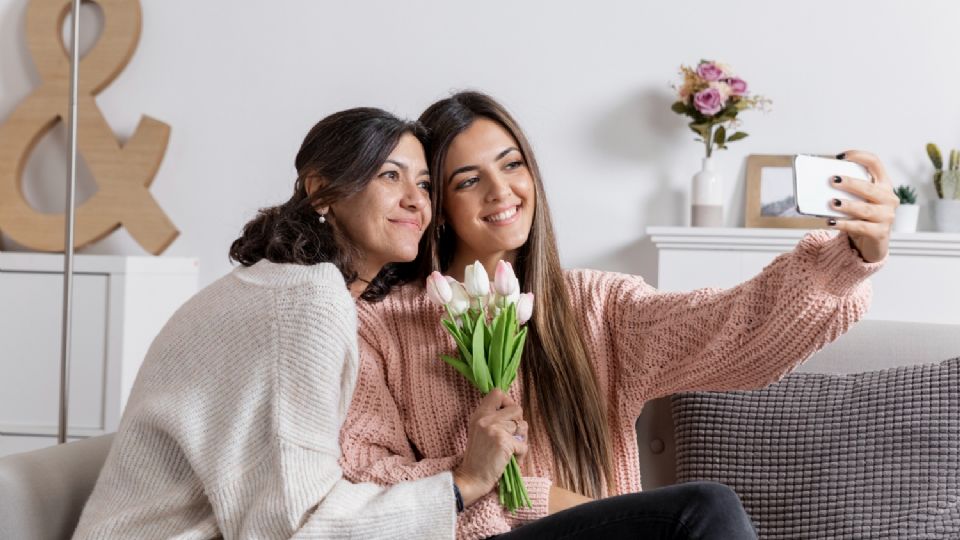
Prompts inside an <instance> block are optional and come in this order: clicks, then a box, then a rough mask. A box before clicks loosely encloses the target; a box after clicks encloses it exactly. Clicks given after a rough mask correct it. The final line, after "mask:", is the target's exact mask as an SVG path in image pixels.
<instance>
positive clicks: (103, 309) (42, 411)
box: [0, 272, 109, 446]
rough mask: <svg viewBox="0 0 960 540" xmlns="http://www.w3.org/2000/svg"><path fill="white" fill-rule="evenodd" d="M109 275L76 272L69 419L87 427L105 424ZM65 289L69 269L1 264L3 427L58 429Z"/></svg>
mask: <svg viewBox="0 0 960 540" xmlns="http://www.w3.org/2000/svg"><path fill="white" fill-rule="evenodd" d="M108 281H109V278H108V276H107V275H106V274H77V275H75V276H74V295H73V335H72V339H71V342H72V349H71V355H72V357H71V366H70V386H69V388H70V397H69V399H70V409H69V423H70V427H71V428H79V429H80V430H82V431H86V432H88V433H89V432H90V431H91V430H94V431H95V430H101V429H103V418H104V403H103V400H104V397H103V390H104V380H105V377H106V373H105V366H106V346H107V328H108V326H107V305H108V303H107V301H108V298H107V296H108V294H107V291H108V290H109V289H108V285H109V283H108ZM62 291H63V277H62V275H58V274H47V273H32V272H0V432H8V433H9V432H14V433H31V434H41V433H49V434H50V435H55V434H56V430H57V421H58V416H59V414H58V411H59V389H60V378H59V377H60V375H59V373H60V332H61V324H62V321H61V319H62V315H61V314H62V309H63V308H62V298H63V292H62ZM71 433H73V432H72V431H71ZM34 438H35V439H37V440H24V441H23V445H26V446H30V445H32V444H33V443H40V441H43V440H44V439H42V438H36V437H34ZM43 446H46V444H43Z"/></svg>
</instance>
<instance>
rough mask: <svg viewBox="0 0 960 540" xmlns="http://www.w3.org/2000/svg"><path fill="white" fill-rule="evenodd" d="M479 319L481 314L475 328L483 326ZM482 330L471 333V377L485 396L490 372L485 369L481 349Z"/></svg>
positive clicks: (485, 365)
mask: <svg viewBox="0 0 960 540" xmlns="http://www.w3.org/2000/svg"><path fill="white" fill-rule="evenodd" d="M480 317H483V314H480V315H479V316H478V319H477V323H476V325H475V326H477V327H479V326H481V325H484V323H483V321H482V320H480ZM484 334H485V332H484V330H483V329H482V328H477V329H476V331H475V332H474V333H473V366H472V367H473V375H474V377H475V378H476V380H477V383H478V384H477V387H478V388H479V389H480V391H481V392H483V393H484V394H486V393H487V392H489V391H490V372H489V370H488V369H487V359H486V355H485V354H484V348H483V338H484Z"/></svg>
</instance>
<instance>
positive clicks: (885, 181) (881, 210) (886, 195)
mask: <svg viewBox="0 0 960 540" xmlns="http://www.w3.org/2000/svg"><path fill="white" fill-rule="evenodd" d="M841 156H842V157H841ZM841 156H837V157H838V158H840V159H845V160H848V161H852V162H854V163H859V164H860V165H863V166H864V167H866V169H867V172H869V173H870V175H871V176H872V177H873V180H874V181H873V182H870V181H864V180H860V179H857V178H850V177H848V176H841V177H840V182H839V183H835V184H834V187H836V188H837V189H840V190H843V191H846V192H848V193H852V194H855V195H858V196H860V197H862V198H863V199H864V200H863V201H857V200H851V199H835V200H834V201H833V202H832V205H831V206H832V207H833V208H834V209H835V210H837V211H839V212H843V213H844V214H847V215H849V216H850V219H848V220H847V219H837V220H832V219H831V220H830V221H829V222H828V224H830V226H831V228H834V229H837V230H840V231H844V232H846V233H847V235H849V236H850V240H851V242H852V243H853V245H854V247H856V248H857V251H859V252H860V256H861V257H863V260H865V261H867V262H877V261H880V260H883V258H884V257H886V256H887V251H888V250H889V247H890V228H891V226H892V225H893V218H894V213H895V212H894V210H895V209H896V208H897V207H898V206H900V199H899V197H897V196H896V194H895V193H894V192H893V185H892V184H891V183H890V177H889V176H887V171H886V169H884V167H883V163H881V162H880V159H879V158H878V157H877V156H875V155H873V154H871V153H869V152H863V151H861V150H849V151H847V152H844V153H843V154H841ZM837 203H839V205H838V204H837ZM834 221H835V224H833V223H832V222H834Z"/></svg>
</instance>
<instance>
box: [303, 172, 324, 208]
mask: <svg viewBox="0 0 960 540" xmlns="http://www.w3.org/2000/svg"><path fill="white" fill-rule="evenodd" d="M326 185H327V179H326V178H324V177H322V176H320V175H317V174H311V175H308V176H307V178H306V179H305V180H304V182H303V187H304V189H305V190H306V191H307V198H310V197H312V196H313V194H314V193H316V192H317V190H320V189H322V188H323V187H325V186H326ZM314 208H315V209H316V211H317V212H318V213H320V214H326V213H327V212H328V211H329V210H330V207H328V206H315V207H314Z"/></svg>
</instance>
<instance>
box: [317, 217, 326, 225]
mask: <svg viewBox="0 0 960 540" xmlns="http://www.w3.org/2000/svg"><path fill="white" fill-rule="evenodd" d="M317 221H319V222H320V224H321V225H322V224H324V223H326V222H327V218H326V216H325V215H323V214H320V215H319V216H317Z"/></svg>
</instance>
